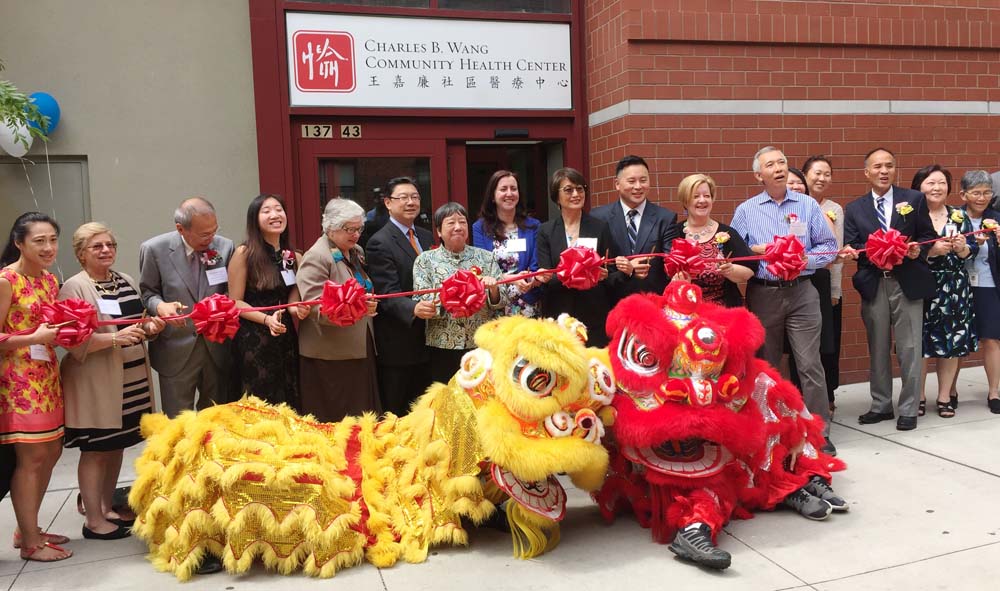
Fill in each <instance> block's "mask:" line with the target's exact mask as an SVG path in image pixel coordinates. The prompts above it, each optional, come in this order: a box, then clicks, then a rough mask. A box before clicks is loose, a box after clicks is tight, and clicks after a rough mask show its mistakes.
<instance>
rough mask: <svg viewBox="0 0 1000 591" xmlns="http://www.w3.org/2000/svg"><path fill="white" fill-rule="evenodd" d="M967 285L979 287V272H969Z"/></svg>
mask: <svg viewBox="0 0 1000 591" xmlns="http://www.w3.org/2000/svg"><path fill="white" fill-rule="evenodd" d="M969 285H970V286H971V287H979V273H976V272H975V271H970V272H969Z"/></svg>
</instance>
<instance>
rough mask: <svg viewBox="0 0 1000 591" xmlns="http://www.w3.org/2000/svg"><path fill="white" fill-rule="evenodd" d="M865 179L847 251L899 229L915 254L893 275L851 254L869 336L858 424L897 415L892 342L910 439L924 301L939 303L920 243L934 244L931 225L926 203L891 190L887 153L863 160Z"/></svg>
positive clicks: (903, 426) (849, 217) (892, 167)
mask: <svg viewBox="0 0 1000 591" xmlns="http://www.w3.org/2000/svg"><path fill="white" fill-rule="evenodd" d="M865 177H867V178H868V182H869V183H870V184H871V187H872V190H871V192H870V193H866V194H864V195H862V196H861V197H859V198H858V199H856V200H854V201H852V202H851V203H848V204H847V207H845V208H844V244H845V245H847V247H849V249H862V248H865V246H866V243H867V242H868V236H869V235H870V234H871V233H873V232H875V231H876V230H879V229H883V230H888V229H890V228H891V229H895V230H898V231H899V233H900V234H902V235H904V236H907V237H908V240H910V241H911V242H910V247H909V250H908V251H907V253H906V257H904V258H903V262H902V263H900V264H899V265H897V266H896V267H894V268H893V269H892V270H891V271H883V270H882V269H879V268H878V267H876V266H875V265H874V264H872V262H871V261H870V260H868V257H867V256H865V255H864V254H863V253H856V252H853V251H850V250H849V251H848V252H849V253H850V255H851V256H852V257H856V258H857V259H858V270H857V271H856V272H855V273H854V279H853V283H854V288H855V289H857V290H858V293H860V294H861V317H862V318H863V319H864V322H865V332H866V333H867V334H868V352H869V354H870V356H871V370H870V371H871V375H870V382H871V395H872V406H871V410H869V411H868V412H866V413H865V414H863V415H861V416H860V417H858V422H859V423H861V424H871V423H878V422H879V421H887V420H891V419H893V418H895V415H894V414H893V408H892V358H891V357H890V356H891V354H892V336H893V334H894V335H895V338H896V357H897V359H898V360H899V366H900V369H901V373H902V379H903V388H902V390H901V391H900V393H899V418H898V419H897V421H896V428H897V429H899V430H900V431H908V430H910V429H914V428H916V426H917V406H918V404H919V401H920V386H921V368H922V362H923V336H922V333H923V318H924V298H929V297H934V293H935V286H934V285H935V284H934V276H933V275H932V274H931V271H930V269H929V268H928V266H927V250H928V249H929V248H930V245H924V246H919V245H917V244H916V243H917V242H923V241H925V240H932V239H934V238H936V237H937V232H935V231H934V225H933V224H932V223H931V218H930V211H929V210H928V208H927V201H926V198H925V197H924V195H923V194H922V193H920V192H919V191H913V190H910V189H904V188H902V187H897V186H895V185H893V182H894V181H895V179H896V157H895V155H894V154H893V153H892V152H890V151H889V150H887V149H885V148H876V149H874V150H872V151H871V152H869V153H868V155H867V156H866V157H865Z"/></svg>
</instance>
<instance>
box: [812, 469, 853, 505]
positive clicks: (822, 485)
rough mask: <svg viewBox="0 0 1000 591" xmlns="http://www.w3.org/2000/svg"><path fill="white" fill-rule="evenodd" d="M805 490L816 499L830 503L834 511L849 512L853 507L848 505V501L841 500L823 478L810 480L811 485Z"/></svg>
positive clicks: (818, 477) (815, 477)
mask: <svg viewBox="0 0 1000 591" xmlns="http://www.w3.org/2000/svg"><path fill="white" fill-rule="evenodd" d="M803 488H805V489H806V492H808V493H809V494H811V495H813V496H814V497H819V498H821V499H823V500H824V501H826V502H827V503H830V506H831V507H833V510H834V511H847V510H849V509H850V508H851V507H850V505H848V504H847V501H845V500H844V499H842V498H840V496H838V495H837V493H835V492H833V487H832V486H830V483H829V482H827V481H826V480H823V477H822V476H813V477H812V478H810V479H809V483H808V484H806V485H805V486H804V487H803Z"/></svg>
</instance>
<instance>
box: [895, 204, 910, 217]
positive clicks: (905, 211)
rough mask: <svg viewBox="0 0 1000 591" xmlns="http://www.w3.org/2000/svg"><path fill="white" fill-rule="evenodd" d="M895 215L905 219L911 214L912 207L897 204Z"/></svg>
mask: <svg viewBox="0 0 1000 591" xmlns="http://www.w3.org/2000/svg"><path fill="white" fill-rule="evenodd" d="M896 213H898V214H899V215H901V216H903V217H904V218H905V217H906V214H909V213H913V206H912V205H910V204H909V203H897V204H896Z"/></svg>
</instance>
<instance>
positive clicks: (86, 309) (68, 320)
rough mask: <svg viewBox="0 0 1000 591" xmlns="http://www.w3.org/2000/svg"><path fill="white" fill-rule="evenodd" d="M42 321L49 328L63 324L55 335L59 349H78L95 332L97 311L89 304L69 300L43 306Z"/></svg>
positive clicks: (82, 301)
mask: <svg viewBox="0 0 1000 591" xmlns="http://www.w3.org/2000/svg"><path fill="white" fill-rule="evenodd" d="M41 313H42V319H43V321H44V322H45V323H46V324H48V325H49V326H53V325H56V324H63V325H65V326H61V327H59V329H58V332H57V333H56V344H57V345H59V346H60V347H66V348H72V347H79V346H80V345H82V344H83V343H84V342H85V341H86V340H87V339H89V338H90V335H92V334H94V331H95V330H97V311H96V310H94V306H92V305H91V304H90V302H85V301H84V300H78V299H74V298H70V299H67V300H60V301H58V302H53V303H51V304H43V305H42V309H41Z"/></svg>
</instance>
